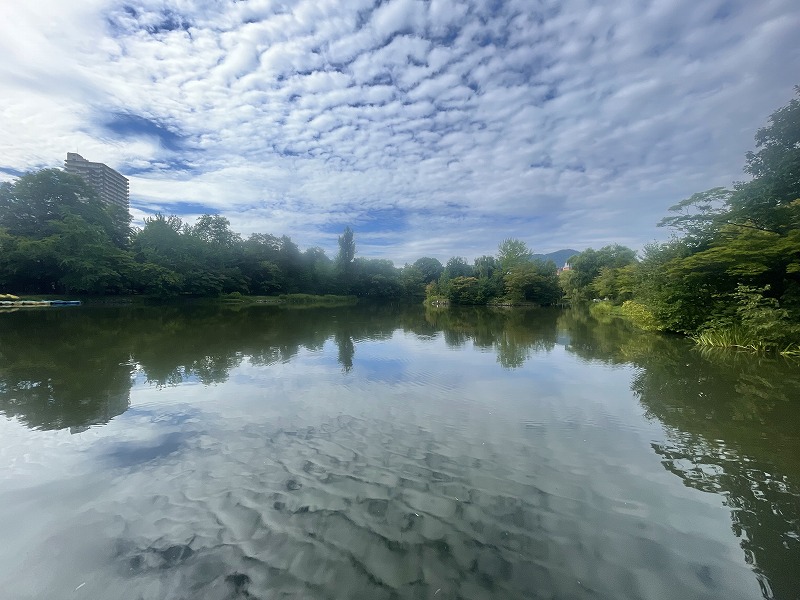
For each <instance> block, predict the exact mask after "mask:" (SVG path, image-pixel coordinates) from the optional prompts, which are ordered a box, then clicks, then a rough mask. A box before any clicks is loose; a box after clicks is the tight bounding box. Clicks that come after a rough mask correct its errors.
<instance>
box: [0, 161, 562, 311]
mask: <svg viewBox="0 0 800 600" xmlns="http://www.w3.org/2000/svg"><path fill="white" fill-rule="evenodd" d="M338 242H339V252H338V253H337V255H336V256H335V257H329V256H327V255H326V253H325V251H324V250H323V249H322V248H319V247H312V248H308V249H306V250H304V251H301V250H300V248H299V247H298V246H297V244H295V243H294V242H293V241H292V239H291V238H290V237H289V236H287V235H282V236H275V235H271V234H264V233H254V234H252V235H250V236H249V237H247V238H246V239H245V238H243V237H242V236H241V235H240V234H238V233H236V232H234V231H233V230H232V229H231V225H230V222H229V221H228V219H226V218H225V217H223V216H221V215H212V214H206V215H202V216H201V217H199V218H197V219H196V220H195V222H194V223H189V222H186V221H184V220H183V219H181V218H180V217H178V216H175V215H163V214H155V215H154V216H152V217H148V218H146V219H145V220H144V225H143V227H141V228H131V226H130V215H129V214H128V213H127V212H126V211H124V210H123V209H120V208H119V207H117V206H113V205H109V204H106V203H104V202H102V201H101V200H100V198H99V197H98V195H97V193H96V192H95V190H94V189H93V188H92V187H91V186H90V185H89V184H87V183H86V182H85V181H84V180H83V179H82V178H81V177H79V176H77V175H73V174H69V173H66V172H65V171H63V170H60V169H43V170H40V171H36V172H32V173H28V174H25V175H23V176H21V177H19V178H18V179H17V180H15V181H14V182H4V183H2V184H0V290H7V291H14V292H17V293H23V294H88V295H94V294H97V295H100V294H103V295H115V294H124V295H130V294H142V295H149V296H156V297H162V298H170V297H177V296H219V295H221V294H236V293H239V294H247V295H277V294H294V293H305V294H343V295H354V296H359V297H402V296H419V297H422V296H423V295H425V293H426V286H427V292H428V294H429V295H431V296H436V297H442V298H448V299H449V300H450V301H452V302H453V303H458V304H486V303H487V302H488V301H490V300H492V299H496V298H503V299H504V300H505V301H509V302H514V303H517V302H522V301H533V302H536V303H539V304H550V303H552V302H555V301H557V300H558V299H559V298H560V296H561V292H560V290H559V287H558V280H557V277H556V268H555V265H554V264H553V263H544V262H542V261H536V260H532V259H531V253H530V251H529V250H528V249H527V247H526V246H525V244H524V242H521V241H519V240H506V241H505V242H503V244H501V245H500V249H499V253H498V256H497V257H493V256H482V257H480V258H479V259H477V260H475V263H474V265H470V264H468V263H467V261H466V259H464V258H461V257H453V258H451V259H450V260H449V261H448V262H447V264H446V265H442V263H441V262H440V261H439V260H438V259H436V258H432V257H422V258H420V259H419V260H417V261H416V262H414V263H413V264H406V265H404V266H403V267H402V268H398V267H395V266H394V263H392V261H390V260H386V259H375V258H364V257H357V256H356V254H357V252H356V243H355V234H354V232H353V230H352V229H351V228H350V227H346V228H345V230H344V232H343V233H342V235H341V236H339V240H338Z"/></svg>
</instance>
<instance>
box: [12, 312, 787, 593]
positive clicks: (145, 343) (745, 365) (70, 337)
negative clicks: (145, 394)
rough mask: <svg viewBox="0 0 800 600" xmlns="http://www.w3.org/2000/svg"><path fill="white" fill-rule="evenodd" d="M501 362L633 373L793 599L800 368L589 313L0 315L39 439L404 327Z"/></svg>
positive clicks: (769, 574) (346, 351) (740, 532)
mask: <svg viewBox="0 0 800 600" xmlns="http://www.w3.org/2000/svg"><path fill="white" fill-rule="evenodd" d="M398 330H399V331H402V332H405V333H410V334H413V335H416V336H417V337H419V338H420V339H423V340H429V339H436V338H439V337H441V338H443V339H444V341H445V342H446V343H447V344H448V345H449V346H451V347H464V346H466V345H469V344H471V345H472V346H474V347H476V348H478V349H480V350H483V351H486V352H494V353H495V355H496V357H497V361H498V363H499V364H500V365H501V366H502V367H504V368H507V369H516V368H520V367H523V365H524V364H525V363H526V362H527V361H529V360H530V359H531V358H532V357H533V356H534V355H535V354H536V353H538V352H542V351H551V350H552V349H553V348H554V347H555V346H556V345H557V344H558V345H562V346H564V347H565V348H566V350H567V351H568V352H571V353H573V354H575V355H577V356H579V357H581V358H582V359H584V360H590V361H601V362H604V363H607V364H628V365H633V366H635V367H636V368H637V372H636V375H635V376H634V377H633V380H632V383H631V389H632V392H633V394H634V395H635V397H636V398H637V399H638V401H639V402H640V403H641V405H642V407H643V408H644V410H645V411H646V416H647V417H649V418H650V419H654V420H657V421H658V422H660V423H661V424H663V428H664V432H665V435H664V437H663V439H660V440H655V441H654V442H653V443H652V448H653V450H654V451H655V452H656V453H657V454H658V455H659V456H660V457H661V459H662V464H663V465H664V467H665V468H666V469H667V470H668V471H669V472H670V473H673V474H674V475H676V476H677V477H680V478H681V479H682V480H683V482H684V484H685V485H686V486H688V487H691V488H694V489H697V490H701V491H704V492H708V493H714V494H718V495H720V496H721V497H722V498H723V499H724V500H723V502H724V503H725V505H726V506H727V507H728V508H729V509H730V511H731V519H732V523H733V525H732V526H733V531H734V533H735V534H736V536H737V537H738V538H739V539H740V540H741V542H740V543H741V547H742V549H743V550H744V552H745V556H746V559H747V561H748V562H749V563H750V564H751V565H752V568H753V570H754V572H755V573H756V576H757V577H758V579H759V582H760V584H761V587H762V591H763V595H764V597H765V598H770V597H775V598H796V597H797V596H796V594H797V591H796V589H794V588H793V583H794V582H795V580H796V579H795V578H796V574H795V570H796V565H798V564H800V533H799V532H800V522H798V515H800V489H799V488H798V481H800V444H799V443H798V432H799V431H800V410H798V408H800V407H798V402H799V401H800V398H798V397H797V391H798V390H800V368H798V365H797V364H787V363H786V362H785V361H783V360H779V359H772V358H764V357H757V356H753V355H750V354H735V353H734V354H721V353H718V352H714V353H702V352H699V351H697V350H696V349H695V348H694V347H693V346H692V345H691V343H689V342H687V341H686V340H684V339H680V338H673V337H670V336H664V335H656V334H648V333H643V332H638V331H634V330H632V329H630V328H629V327H627V326H626V325H625V324H624V323H621V322H618V321H613V320H605V321H599V320H597V319H595V318H594V317H592V316H591V315H590V314H589V313H588V312H586V311H581V310H566V311H557V310H535V309H533V310H499V309H498V310H491V309H486V308H475V307H462V308H458V309H456V308H453V309H447V308H445V309H425V308H423V307H421V306H403V305H390V304H374V305H373V304H369V305H359V306H355V307H353V306H347V307H336V308H324V309H294V310H288V309H283V308H279V307H269V306H258V307H252V306H251V307H245V306H239V307H219V306H211V305H198V306H183V307H180V306H166V307H125V308H102V309H100V308H98V309H92V308H85V309H81V310H77V311H59V310H53V311H47V312H44V311H42V312H39V311H20V312H17V313H14V314H4V315H2V318H0V412H2V413H4V414H5V415H6V416H8V417H15V418H17V419H18V420H19V421H20V422H21V423H23V424H25V425H26V426H28V427H31V428H38V429H63V428H73V429H78V430H80V429H82V428H85V427H87V426H91V425H97V424H102V423H106V422H108V421H109V420H110V419H112V418H114V417H115V416H117V415H119V414H121V413H123V412H124V411H125V410H126V409H127V408H128V405H129V394H130V388H131V386H132V383H133V377H139V378H141V379H144V380H146V381H147V382H149V383H150V384H152V385H156V386H170V385H175V384H178V383H181V382H184V381H187V380H196V381H199V382H201V383H204V384H214V383H218V382H223V381H225V380H226V379H227V378H228V376H229V373H230V371H231V369H232V368H234V367H236V366H237V365H239V364H241V363H242V362H243V361H244V360H247V361H249V362H250V363H251V364H253V365H262V366H265V365H272V364H276V363H281V362H286V361H288V360H290V359H291V358H292V357H294V356H295V355H297V353H298V352H300V351H301V349H307V350H312V351H313V350H319V349H321V348H322V347H323V345H324V344H325V342H326V341H328V340H331V341H333V343H335V344H336V346H337V359H338V361H339V364H340V366H341V369H342V371H343V372H351V371H356V370H358V368H359V364H358V355H357V346H358V344H359V343H361V342H362V341H364V340H376V339H385V338H387V337H389V336H392V335H393V334H394V332H396V331H398Z"/></svg>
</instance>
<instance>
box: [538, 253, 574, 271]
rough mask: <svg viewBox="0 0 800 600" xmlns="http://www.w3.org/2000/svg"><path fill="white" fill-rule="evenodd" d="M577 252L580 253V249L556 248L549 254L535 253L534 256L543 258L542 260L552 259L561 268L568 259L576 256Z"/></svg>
mask: <svg viewBox="0 0 800 600" xmlns="http://www.w3.org/2000/svg"><path fill="white" fill-rule="evenodd" d="M576 254H580V252H579V251H578V250H569V249H567V250H556V251H555V252H550V253H549V254H534V255H533V258H541V259H542V260H552V261H553V262H554V263H556V266H557V267H559V268H561V267H563V266H564V265H565V264H567V261H568V260H569V259H570V258H571V257H573V256H575V255H576Z"/></svg>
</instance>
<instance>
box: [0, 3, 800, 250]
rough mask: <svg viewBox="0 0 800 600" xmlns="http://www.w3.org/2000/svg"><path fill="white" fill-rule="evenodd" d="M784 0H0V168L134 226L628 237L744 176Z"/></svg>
mask: <svg viewBox="0 0 800 600" xmlns="http://www.w3.org/2000/svg"><path fill="white" fill-rule="evenodd" d="M798 31H800V3H798V2H797V1H796V0H760V1H758V2H752V1H744V0H743V1H724V0H702V1H700V2H698V1H697V0H660V1H646V0H619V1H616V2H613V3H600V2H592V1H588V0H558V1H551V0H541V1H538V2H535V1H533V0H507V1H500V0H486V1H482V0H467V1H462V2H456V1H454V0H387V1H383V2H375V1H373V0H347V1H345V0H309V1H306V0H296V1H294V2H286V1H277V0H275V1H272V0H245V1H239V2H233V1H228V2H226V1H223V0H219V1H217V0H196V1H194V2H189V1H187V0H160V1H157V0H135V1H117V0H81V2H64V1H63V0H37V1H36V2H2V3H0V57H1V58H2V60H0V90H2V102H0V180H3V179H5V180H8V179H12V178H13V177H14V176H15V175H17V174H19V173H21V172H25V171H28V170H33V169H38V168H42V167H53V166H60V165H61V164H62V163H63V160H64V158H65V155H66V152H68V151H78V152H80V153H81V154H82V155H83V156H84V157H86V158H87V159H89V160H93V161H99V162H105V163H107V164H109V165H110V166H112V167H114V168H116V169H117V170H119V171H120V172H122V173H123V174H125V175H127V176H128V177H129V178H130V183H131V205H132V206H131V208H132V210H131V212H132V213H133V215H134V218H135V220H136V221H137V222H141V219H142V218H143V217H144V216H146V215H147V214H151V213H153V212H156V211H162V212H168V213H171V214H179V215H181V216H182V217H184V218H186V219H189V220H193V219H194V218H195V217H196V216H197V215H199V214H202V213H203V212H213V213H219V214H222V215H224V216H226V217H227V218H229V219H230V221H231V223H232V226H233V228H234V229H235V230H237V231H239V232H241V233H243V234H245V235H248V234H250V233H253V232H263V233H273V234H276V235H281V234H284V233H286V234H288V235H290V236H291V237H292V239H293V240H294V241H295V242H296V243H298V244H299V245H300V247H301V248H306V247H309V246H314V245H318V246H321V247H323V248H325V249H326V250H327V251H328V253H329V254H333V253H334V252H335V247H336V237H337V235H338V234H339V233H340V232H341V230H342V229H343V228H344V226H345V225H350V226H351V227H352V228H353V229H354V230H355V232H356V243H357V246H358V253H359V255H361V256H368V257H379V258H390V259H392V260H394V261H395V262H396V263H397V264H399V265H401V264H402V263H404V262H406V261H413V260H415V259H416V258H419V257H421V256H435V257H437V258H440V259H441V260H446V259H447V258H448V257H449V256H453V255H461V256H465V257H467V258H468V259H469V260H472V258H474V257H476V256H479V255H481V254H493V253H495V251H496V248H497V244H498V243H499V242H500V241H501V240H503V239H504V238H507V237H518V238H520V239H522V240H524V241H525V242H527V243H528V245H529V246H530V247H531V248H533V250H534V251H536V252H549V251H553V250H557V249H559V248H567V247H571V248H576V249H583V248H586V247H590V246H592V247H595V248H596V247H599V246H603V245H605V244H608V243H613V242H618V243H622V244H626V245H629V246H632V247H634V248H640V247H641V246H642V245H643V244H645V243H647V242H648V241H651V240H653V239H658V238H663V237H664V236H665V235H666V232H665V231H663V230H660V229H657V228H656V227H655V224H656V223H657V222H658V220H659V219H660V218H661V217H662V216H664V214H665V212H666V210H667V208H668V207H669V206H670V205H672V204H674V203H676V202H678V201H679V200H681V199H683V198H685V197H687V196H689V195H691V194H692V193H693V192H696V191H701V190H704V189H707V188H710V187H714V186H718V185H729V184H730V183H731V182H732V181H735V180H741V179H744V175H743V173H742V166H743V163H744V153H745V152H746V151H747V150H749V149H751V148H752V147H753V135H754V133H755V131H756V129H757V128H758V127H760V126H762V125H764V124H765V123H766V119H767V117H768V115H769V114H770V113H771V112H772V111H773V110H774V109H776V108H778V107H780V106H783V105H785V104H786V103H787V102H788V101H789V100H790V99H791V97H792V96H793V86H794V85H796V84H800V42H799V41H798V33H797V32H798Z"/></svg>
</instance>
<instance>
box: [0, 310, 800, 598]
mask: <svg viewBox="0 0 800 600" xmlns="http://www.w3.org/2000/svg"><path fill="white" fill-rule="evenodd" d="M0 465H2V468H0V540H2V544H0V590H2V592H0V596H2V597H3V598H9V599H29V598H37V599H38V598H103V599H115V598H124V599H140V598H144V599H151V598H152V599H161V598H185V599H187V600H188V599H192V600H196V599H233V598H259V599H272V598H309V599H317V598H369V599H382V598H385V599H394V598H431V599H436V600H442V599H446V598H450V599H456V598H461V599H465V600H472V599H476V600H477V599H484V598H503V599H505V598H511V599H514V598H533V599H538V598H542V599H544V598H547V599H550V598H573V599H583V598H592V599H598V598H602V599H615V600H618V599H628V598H630V599H634V598H636V599H638V598H642V599H674V598H708V599H712V598H714V599H716V598H719V599H723V598H724V599H733V598H762V597H763V598H773V597H774V598H785V599H790V598H798V597H800V567H799V566H798V565H800V365H798V363H797V362H791V361H786V360H779V359H769V358H764V357H757V356H753V355H749V354H735V353H734V354H730V353H719V352H714V353H703V352H700V351H698V350H697V349H696V348H694V347H693V346H692V345H691V343H689V342H687V341H686V340H683V339H679V338H672V337H668V336H659V335H652V334H645V333H641V332H635V331H632V330H630V329H629V328H627V327H626V326H625V324H624V323H620V322H616V321H610V322H598V321H597V320H595V319H593V318H592V317H591V316H590V315H589V314H588V313H586V312H581V311H578V310H573V311H560V310H544V309H541V310H509V311H492V310H489V309H465V310H448V309H439V310H435V311H431V310H427V311H426V309H424V308H423V307H421V306H398V305H389V304H383V305H359V306H354V307H342V308H325V309H283V308H279V307H270V306H255V307H213V306H184V307H176V306H164V307H120V308H91V307H81V308H77V309H40V310H28V311H18V312H13V313H2V314H0Z"/></svg>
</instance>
